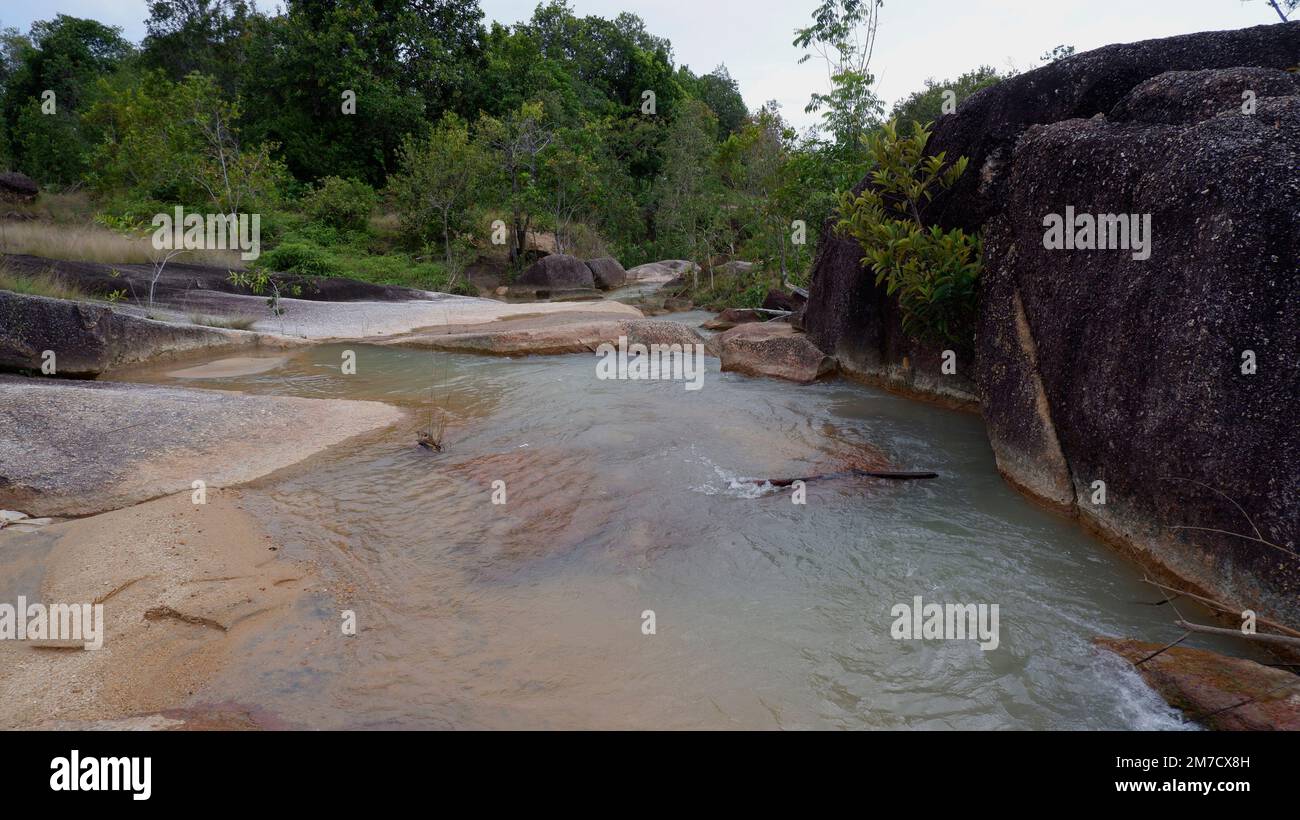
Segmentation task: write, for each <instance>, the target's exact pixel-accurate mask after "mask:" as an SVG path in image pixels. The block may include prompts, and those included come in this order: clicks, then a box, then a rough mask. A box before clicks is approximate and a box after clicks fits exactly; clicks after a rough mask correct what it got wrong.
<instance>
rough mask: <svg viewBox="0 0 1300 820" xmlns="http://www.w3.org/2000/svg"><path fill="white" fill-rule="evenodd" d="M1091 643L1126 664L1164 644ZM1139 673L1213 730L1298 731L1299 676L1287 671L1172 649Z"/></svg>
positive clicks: (1099, 640)
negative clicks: (1109, 652)
mask: <svg viewBox="0 0 1300 820" xmlns="http://www.w3.org/2000/svg"><path fill="white" fill-rule="evenodd" d="M1093 643H1095V644H1096V645H1097V646H1099V647H1101V648H1103V649H1108V650H1110V651H1111V652H1114V653H1115V654H1117V655H1119V656H1120V657H1121V658H1124V659H1125V660H1127V661H1129V662H1130V663H1137V662H1138V661H1141V660H1142V659H1143V658H1146V657H1148V656H1150V655H1151V654H1152V653H1154V652H1156V651H1158V650H1159V649H1160V647H1161V646H1162V645H1161V644H1157V643H1148V642H1147V641H1136V640H1130V639H1125V638H1094V639H1093ZM1137 670H1138V673H1139V674H1141V675H1142V679H1143V680H1145V681H1146V682H1147V684H1148V685H1149V686H1150V687H1151V688H1152V689H1155V690H1156V692H1158V693H1159V694H1160V696H1161V697H1163V698H1164V699H1165V700H1166V701H1168V702H1169V704H1170V705H1171V706H1174V707H1177V708H1178V709H1181V710H1182V711H1183V712H1185V713H1186V714H1187V717H1188V718H1190V719H1193V720H1197V721H1200V722H1203V723H1205V724H1206V725H1207V726H1209V727H1210V728H1211V729H1217V730H1220V731H1242V730H1266V731H1268V730H1288V731H1300V675H1295V674H1292V673H1291V672H1288V671H1287V670H1286V669H1285V668H1280V667H1271V666H1264V665H1262V664H1258V663H1255V662H1254V661H1251V660H1246V659H1244V658H1230V657H1228V656H1226V655H1220V654H1218V653H1217V652H1209V651H1207V650H1204V649H1191V648H1187V647H1182V646H1175V647H1173V648H1172V649H1168V650H1165V651H1164V652H1162V653H1161V654H1159V655H1157V656H1156V657H1154V658H1152V659H1151V660H1149V661H1147V662H1145V663H1143V664H1142V665H1141V666H1139V667H1137Z"/></svg>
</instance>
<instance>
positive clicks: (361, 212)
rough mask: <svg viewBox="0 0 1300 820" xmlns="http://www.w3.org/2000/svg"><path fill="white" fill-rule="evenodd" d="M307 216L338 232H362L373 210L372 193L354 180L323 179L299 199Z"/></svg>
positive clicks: (373, 191) (373, 195) (358, 181)
mask: <svg viewBox="0 0 1300 820" xmlns="http://www.w3.org/2000/svg"><path fill="white" fill-rule="evenodd" d="M302 209H303V212H304V213H306V214H307V216H308V217H310V218H311V219H314V220H315V221H317V222H320V223H321V224H323V225H328V226H329V227H331V228H337V229H339V230H354V231H355V230H362V229H364V228H365V227H366V223H367V222H368V221H369V219H370V212H371V211H373V210H374V209H375V190H374V189H373V188H371V187H370V186H369V185H367V184H366V183H364V182H361V181H360V180H356V179H340V178H339V177H325V178H324V179H323V180H321V181H320V184H319V185H317V186H316V188H315V190H313V191H312V192H311V193H309V194H307V195H306V196H305V197H303V199H302Z"/></svg>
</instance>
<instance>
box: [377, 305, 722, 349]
mask: <svg viewBox="0 0 1300 820" xmlns="http://www.w3.org/2000/svg"><path fill="white" fill-rule="evenodd" d="M619 337H627V340H628V342H629V343H630V344H636V343H640V344H647V345H648V344H665V345H671V344H681V345H690V344H702V343H703V342H704V338H703V337H702V336H700V334H699V333H698V332H696V331H695V330H694V329H693V328H689V327H687V326H686V325H683V324H679V323H677V322H668V321H658V320H653V319H618V318H609V319H607V318H603V317H599V316H592V315H590V314H585V313H580V312H573V313H553V314H546V315H533V316H521V317H516V318H512V319H502V320H500V321H497V322H489V323H486V324H481V325H474V326H470V327H466V326H453V327H448V328H440V329H438V330H436V331H428V332H423V333H418V334H414V335H411V336H404V337H399V338H395V339H391V340H388V341H387V342H386V344H394V345H400V346H402V347H417V348H424V349H434V350H448V351H454V352H458V353H486V354H492V355H499V356H524V355H530V354H531V355H554V354H562V353H589V352H593V351H595V350H596V348H598V347H599V346H600V345H602V344H618V340H619Z"/></svg>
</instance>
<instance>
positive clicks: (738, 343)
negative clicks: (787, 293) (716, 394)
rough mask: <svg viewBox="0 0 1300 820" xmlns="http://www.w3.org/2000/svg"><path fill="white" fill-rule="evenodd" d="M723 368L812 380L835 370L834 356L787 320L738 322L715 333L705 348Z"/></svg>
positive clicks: (802, 381)
mask: <svg viewBox="0 0 1300 820" xmlns="http://www.w3.org/2000/svg"><path fill="white" fill-rule="evenodd" d="M706 350H708V351H709V352H710V353H712V354H713V355H715V356H717V357H718V358H719V359H721V360H722V369H723V371H734V372H736V373H744V374H745V375H747V376H771V377H773V378H778V379H786V380H787V381H792V382H799V383H800V384H809V383H811V382H815V381H817V380H818V379H820V378H822V377H823V376H827V375H830V374H831V373H833V372H834V371H835V360H834V359H832V358H831V357H830V356H827V355H826V354H825V353H823V352H822V351H821V350H819V349H818V348H817V346H816V345H814V344H813V343H812V342H811V341H809V339H808V337H806V336H805V335H804V334H802V333H800V332H799V331H797V330H795V329H794V328H793V327H791V326H790V325H789V324H788V323H786V322H755V323H750V324H743V325H738V326H736V327H734V328H732V329H731V330H728V331H727V332H726V333H722V334H719V335H718V336H714V337H713V338H712V339H710V340H709V342H708V347H707V348H706Z"/></svg>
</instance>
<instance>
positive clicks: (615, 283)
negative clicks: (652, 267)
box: [587, 257, 627, 290]
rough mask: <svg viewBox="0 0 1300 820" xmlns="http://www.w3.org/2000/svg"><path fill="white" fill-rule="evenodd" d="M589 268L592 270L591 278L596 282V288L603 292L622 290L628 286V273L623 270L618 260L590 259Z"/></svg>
mask: <svg viewBox="0 0 1300 820" xmlns="http://www.w3.org/2000/svg"><path fill="white" fill-rule="evenodd" d="M587 267H588V268H589V269H590V270H591V278H592V279H593V280H595V282H596V287H598V288H600V289H601V290H612V289H613V288H621V287H623V286H624V285H626V284H627V271H625V270H623V266H622V265H620V264H619V263H618V260H617V259H612V258H610V257H604V258H602V259H588V260H587Z"/></svg>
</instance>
